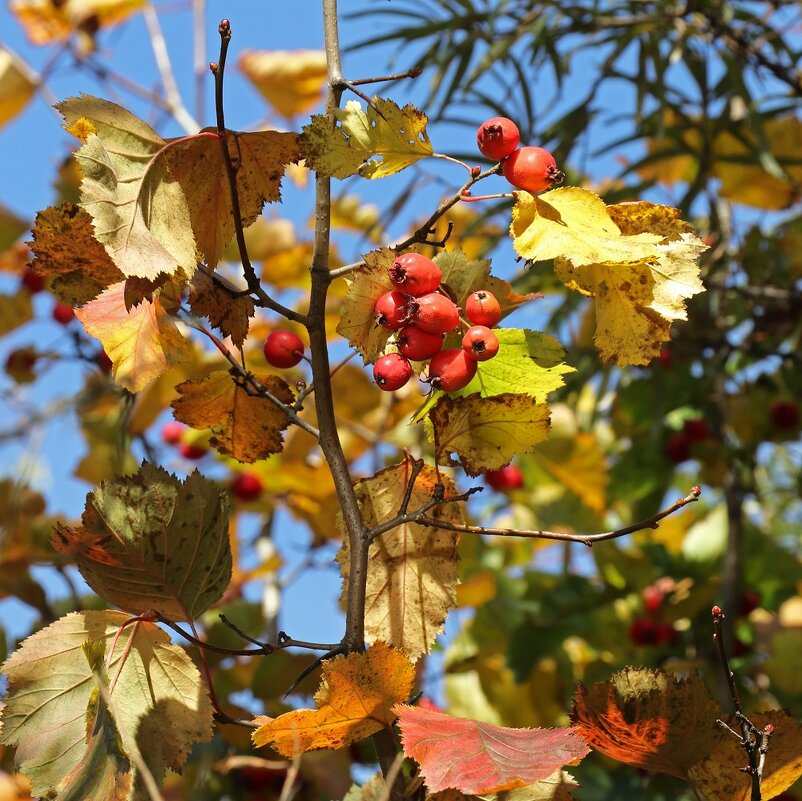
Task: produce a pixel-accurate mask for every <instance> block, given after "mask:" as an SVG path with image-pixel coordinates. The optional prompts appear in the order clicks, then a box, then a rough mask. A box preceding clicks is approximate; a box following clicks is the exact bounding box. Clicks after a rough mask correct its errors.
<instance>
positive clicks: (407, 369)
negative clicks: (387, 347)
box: [373, 353, 412, 392]
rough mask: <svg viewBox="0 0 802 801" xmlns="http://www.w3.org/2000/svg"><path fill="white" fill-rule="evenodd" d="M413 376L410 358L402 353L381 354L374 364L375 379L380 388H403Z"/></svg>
mask: <svg viewBox="0 0 802 801" xmlns="http://www.w3.org/2000/svg"><path fill="white" fill-rule="evenodd" d="M410 378H412V365H411V364H410V363H409V359H407V358H405V357H404V356H402V355H401V354H400V353H388V354H387V355H386V356H381V357H380V358H379V359H377V360H376V363H375V364H374V365H373V380H374V381H375V382H376V383H377V384H378V385H379V389H383V390H384V391H385V392H394V391H395V390H397V389H401V387H403V386H404V384H406V383H407V381H409V379H410Z"/></svg>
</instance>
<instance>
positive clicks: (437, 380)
mask: <svg viewBox="0 0 802 801" xmlns="http://www.w3.org/2000/svg"><path fill="white" fill-rule="evenodd" d="M475 375H476V362H475V361H474V360H473V359H471V358H470V357H469V356H468V354H467V353H465V351H464V350H463V349H462V348H448V349H446V350H441V351H440V353H438V354H437V355H436V356H433V357H432V360H431V361H430V362H429V378H428V379H427V380H428V382H429V384H430V385H431V386H432V387H433V388H434V389H441V390H443V392H457V391H458V390H460V389H462V388H463V387H466V386H468V384H470V383H471V379H472V378H473V377H474V376H475Z"/></svg>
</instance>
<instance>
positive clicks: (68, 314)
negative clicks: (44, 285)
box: [53, 301, 75, 325]
mask: <svg viewBox="0 0 802 801" xmlns="http://www.w3.org/2000/svg"><path fill="white" fill-rule="evenodd" d="M53 319H54V320H55V321H56V322H57V323H61V325H68V324H69V323H70V322H72V320H73V319H75V312H74V311H73V310H72V306H70V304H69V303H61V302H60V301H59V302H58V303H57V304H56V305H55V306H54V307H53Z"/></svg>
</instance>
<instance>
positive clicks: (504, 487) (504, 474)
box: [484, 464, 524, 492]
mask: <svg viewBox="0 0 802 801" xmlns="http://www.w3.org/2000/svg"><path fill="white" fill-rule="evenodd" d="M484 475H485V481H486V482H487V485H488V486H489V487H490V488H491V489H494V490H495V491H496V492H509V491H510V490H515V489H521V487H523V485H524V474H523V472H522V470H521V468H520V467H518V466H517V465H514V464H507V465H504V467H500V468H499V469H498V470H487V471H485V474H484Z"/></svg>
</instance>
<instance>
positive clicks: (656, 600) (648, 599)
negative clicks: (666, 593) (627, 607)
mask: <svg viewBox="0 0 802 801" xmlns="http://www.w3.org/2000/svg"><path fill="white" fill-rule="evenodd" d="M641 595H642V596H643V605H644V606H645V607H646V611H647V612H648V613H649V614H650V615H656V614H658V613H659V612H660V609H661V608H662V606H663V593H662V592H660V590H658V589H657V587H655V586H654V585H652V586H650V587H646V588H644V590H643V592H642V593H641Z"/></svg>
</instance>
